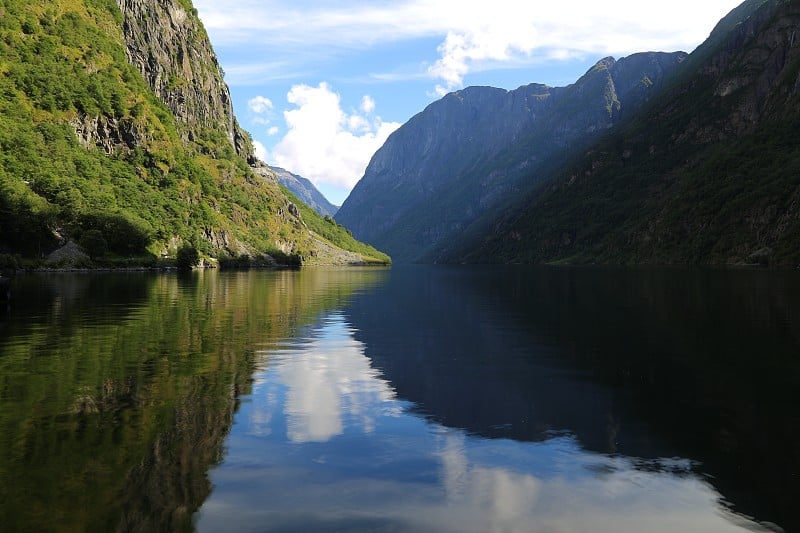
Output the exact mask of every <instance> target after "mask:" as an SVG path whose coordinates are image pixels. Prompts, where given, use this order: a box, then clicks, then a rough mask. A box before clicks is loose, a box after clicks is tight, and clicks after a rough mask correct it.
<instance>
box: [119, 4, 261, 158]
mask: <svg viewBox="0 0 800 533" xmlns="http://www.w3.org/2000/svg"><path fill="white" fill-rule="evenodd" d="M117 4H118V5H119V8H120V10H121V11H122V16H123V26H122V28H123V32H124V37H125V44H126V47H127V55H128V59H129V61H130V62H131V63H132V64H133V65H134V66H135V67H136V68H137V69H138V70H139V72H140V73H141V74H142V76H143V77H144V79H145V80H147V82H148V83H149V84H150V87H151V89H152V90H153V92H154V93H155V94H156V96H158V98H159V99H160V100H161V101H162V102H164V103H165V104H166V105H167V107H169V109H170V110H171V111H172V112H173V113H174V115H175V117H176V118H177V120H178V122H179V123H180V124H181V126H182V131H181V134H182V136H183V137H184V139H185V140H189V141H197V140H202V139H204V138H208V134H209V131H218V130H222V131H224V132H225V133H226V135H227V138H228V141H229V142H230V143H231V145H232V146H233V147H234V148H235V150H236V153H238V154H239V155H240V156H242V157H244V158H246V159H247V160H248V161H249V162H250V163H251V164H252V163H255V162H256V160H255V156H254V155H253V148H252V144H251V142H250V140H249V138H248V136H247V135H246V134H245V133H244V132H243V131H242V129H241V128H240V127H239V124H238V122H237V121H236V117H235V116H234V113H233V105H232V102H231V96H230V91H229V90H228V86H227V85H226V84H225V82H224V80H223V72H222V68H221V67H220V65H219V62H218V61H217V56H216V54H215V53H214V50H213V49H212V48H211V43H210V41H209V40H208V36H207V35H206V32H205V29H204V28H203V25H202V23H201V22H200V19H199V18H198V17H197V11H196V10H195V9H193V8H191V4H188V3H186V2H180V1H178V0H117Z"/></svg>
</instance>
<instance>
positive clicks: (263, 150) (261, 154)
mask: <svg viewBox="0 0 800 533" xmlns="http://www.w3.org/2000/svg"><path fill="white" fill-rule="evenodd" d="M253 151H254V152H255V154H256V157H257V158H259V159H260V160H262V161H266V160H267V159H269V152H267V147H266V146H264V145H263V144H261V143H260V142H258V141H256V140H253Z"/></svg>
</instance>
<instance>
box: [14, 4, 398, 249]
mask: <svg viewBox="0 0 800 533" xmlns="http://www.w3.org/2000/svg"><path fill="white" fill-rule="evenodd" d="M0 73H2V75H0V235H2V237H0V256H2V257H3V261H2V262H8V261H9V260H10V259H9V258H13V257H14V255H15V254H18V255H21V256H22V257H23V258H24V259H25V260H26V261H30V262H33V263H34V264H36V263H38V262H40V261H41V260H42V259H43V258H45V257H47V256H48V255H49V254H51V252H53V251H54V250H56V249H58V248H61V247H64V246H65V245H66V247H67V248H68V249H70V250H73V251H75V250H77V251H80V248H81V247H82V248H83V251H85V252H88V253H89V255H90V256H91V260H92V261H93V262H95V263H97V262H100V263H109V262H110V263H122V264H128V263H129V262H131V261H133V262H135V263H142V262H144V263H150V262H153V261H155V260H156V258H158V257H168V256H174V254H175V253H176V250H177V249H178V248H179V247H181V246H184V245H189V246H193V247H195V248H197V249H198V250H199V251H200V252H201V253H202V254H203V255H206V256H210V257H217V258H221V259H224V258H230V257H236V258H241V257H242V256H245V257H260V258H262V259H263V260H265V261H267V262H273V261H278V262H292V263H296V262H298V261H300V262H303V263H315V262H337V263H351V262H365V261H378V262H385V261H388V258H387V257H386V256H385V255H383V254H381V253H380V252H377V251H375V250H372V251H370V252H369V253H367V254H365V253H364V250H369V249H368V248H366V247H364V246H363V245H359V246H358V249H359V250H360V251H359V252H354V251H352V250H350V251H348V250H343V249H340V248H339V247H338V246H337V243H345V242H351V243H355V241H354V240H353V239H352V237H351V236H350V235H349V233H347V231H346V230H344V229H343V228H341V227H340V226H338V225H337V224H335V223H334V222H332V221H325V220H324V219H323V218H322V217H318V216H317V215H316V214H314V213H311V212H309V213H305V214H302V215H301V213H300V212H301V210H300V209H298V207H297V206H296V205H294V202H293V200H291V199H290V197H289V196H288V195H287V194H286V193H285V192H284V190H282V189H281V187H280V185H279V184H278V182H277V179H276V178H275V176H274V174H273V173H272V171H270V170H269V169H268V168H267V167H266V166H264V165H263V163H260V162H259V161H258V160H257V159H256V158H255V157H254V155H253V148H252V143H251V141H250V139H249V136H248V135H247V134H246V133H245V132H244V131H243V130H242V129H241V128H240V127H239V125H238V123H237V121H236V118H235V116H234V114H233V109H232V105H231V98H230V93H229V91H228V87H227V86H226V85H225V82H224V80H223V73H222V69H221V67H220V66H219V63H218V61H217V58H216V56H215V54H214V51H213V49H212V46H211V43H210V42H209V40H208V36H207V34H206V32H205V30H204V28H203V26H202V24H201V22H200V20H199V18H198V16H197V11H196V10H195V9H194V8H193V7H192V4H191V2H190V1H189V0H116V1H115V0H85V1H71V2H45V1H44V0H28V1H23V0H0ZM308 217H316V218H314V219H313V220H311V219H309V218H308ZM311 226H313V227H315V228H317V229H324V232H320V231H316V230H314V231H312V230H311V229H310V228H311ZM322 233H325V234H326V235H328V236H329V238H324V237H322ZM331 239H332V240H331ZM80 253H81V257H83V258H84V259H80V261H83V262H85V261H87V260H88V259H86V257H87V256H86V255H83V252H80ZM15 261H16V259H15Z"/></svg>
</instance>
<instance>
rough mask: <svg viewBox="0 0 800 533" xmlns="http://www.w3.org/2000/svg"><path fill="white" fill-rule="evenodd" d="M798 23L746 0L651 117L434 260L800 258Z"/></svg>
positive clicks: (798, 11)
mask: <svg viewBox="0 0 800 533" xmlns="http://www.w3.org/2000/svg"><path fill="white" fill-rule="evenodd" d="M799 25H800V6H798V4H797V3H796V2H785V1H779V0H768V1H767V0H751V1H748V2H745V3H743V4H742V5H741V6H740V7H738V8H737V9H735V10H734V11H733V12H731V14H730V15H729V16H727V17H726V18H724V19H723V20H722V21H721V22H720V23H719V25H718V26H717V28H716V29H715V30H714V32H713V33H712V34H711V36H710V38H709V40H708V41H707V42H706V43H704V44H703V45H702V46H701V47H699V48H698V49H697V50H696V51H695V52H694V53H692V55H691V57H690V58H689V60H688V61H687V68H686V69H685V70H684V71H683V72H682V73H681V75H680V77H679V78H678V80H676V82H675V84H674V86H672V87H671V88H670V89H669V90H668V91H665V92H664V93H663V94H662V95H660V96H659V97H658V98H657V99H655V100H654V101H653V103H652V105H650V106H649V107H648V108H647V110H646V113H643V114H641V115H640V116H637V117H635V119H634V120H632V121H631V122H630V123H628V124H626V125H625V126H624V127H623V128H621V129H620V130H618V131H616V132H614V134H613V135H611V136H610V137H608V138H607V139H605V140H604V141H603V142H600V143H599V144H597V145H596V146H594V147H593V148H592V150H590V151H589V152H588V153H587V154H586V155H585V157H583V156H581V157H577V158H576V159H575V160H574V161H572V162H571V164H569V165H568V166H566V168H565V169H564V170H563V171H561V172H559V173H558V174H557V178H556V179H554V180H553V181H552V182H550V184H549V185H548V186H547V187H545V188H543V189H542V190H539V191H536V192H535V193H534V194H532V195H530V196H527V197H525V198H524V199H522V200H521V201H520V202H519V203H518V205H517V206H516V207H515V208H513V209H510V210H509V212H508V213H506V214H503V215H502V216H499V217H498V216H495V217H493V218H492V219H489V218H487V219H486V220H484V221H481V222H480V223H479V224H476V226H474V227H473V228H471V229H470V230H468V231H466V232H465V235H463V236H462V237H461V239H460V241H459V242H455V243H451V244H450V246H449V250H446V251H445V252H443V253H440V254H439V256H438V257H437V259H438V260H440V261H465V260H466V261H481V262H485V261H492V262H496V261H503V262H505V261H513V262H543V261H557V260H558V261H569V262H604V263H619V262H625V263H660V264H663V263H668V264H673V263H723V264H724V263H728V264H730V263H733V264H775V265H791V266H795V265H797V264H798V263H800V149H798V146H800V134H798V131H797V127H796V126H797V123H798V121H799V120H800V75H798V73H799V72H800V39H798V35H797V28H798V26H799Z"/></svg>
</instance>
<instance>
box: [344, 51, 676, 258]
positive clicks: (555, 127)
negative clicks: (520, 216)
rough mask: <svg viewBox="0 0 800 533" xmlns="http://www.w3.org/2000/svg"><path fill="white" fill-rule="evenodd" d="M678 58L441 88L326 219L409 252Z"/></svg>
mask: <svg viewBox="0 0 800 533" xmlns="http://www.w3.org/2000/svg"><path fill="white" fill-rule="evenodd" d="M685 57H686V54H684V53H680V52H679V53H673V54H664V53H646V54H636V55H633V56H630V57H627V58H623V59H620V60H618V61H617V60H614V59H613V58H605V59H603V60H601V61H599V62H598V63H597V64H596V65H595V66H594V67H593V68H592V69H591V70H589V72H587V73H586V74H585V75H584V76H583V77H582V78H581V79H579V80H578V81H577V82H576V83H574V84H572V85H570V86H568V87H555V88H554V87H548V86H545V85H541V84H531V85H527V86H523V87H520V88H519V89H516V90H514V91H505V90H503V89H496V88H492V87H469V88H467V89H464V90H461V91H458V92H455V93H451V94H449V95H447V96H445V97H444V98H442V99H441V100H439V101H437V102H434V103H433V104H431V105H430V106H428V107H427V108H426V109H425V110H424V111H423V112H421V113H419V114H418V115H416V116H415V117H413V118H412V119H411V120H409V121H408V123H406V124H405V125H404V126H402V127H401V128H400V129H399V130H397V131H396V132H395V133H393V134H392V135H391V136H390V137H389V139H388V140H387V141H386V143H385V144H384V146H383V147H382V148H381V149H380V150H378V152H377V153H376V154H375V155H374V156H373V158H372V160H371V161H370V164H369V166H368V167H367V170H366V172H365V174H364V177H363V179H362V180H361V181H360V182H359V183H358V185H357V186H356V187H355V189H354V190H353V192H352V193H351V195H350V197H349V198H348V199H347V200H346V201H345V203H344V205H343V206H342V207H341V209H340V210H339V212H338V213H337V215H336V219H337V221H339V222H341V223H343V224H344V225H345V226H347V227H348V228H350V229H351V230H352V231H353V234H354V235H355V236H356V237H357V238H359V239H362V240H365V241H367V242H370V243H372V244H374V245H376V246H378V247H380V248H383V249H386V250H389V251H390V253H391V254H392V256H393V257H394V259H395V260H400V261H413V260H416V259H419V258H420V257H422V256H423V255H424V254H425V253H428V252H430V251H431V250H434V249H436V248H437V247H438V246H439V245H440V243H444V242H447V241H448V240H449V239H450V238H451V237H452V236H454V235H456V234H457V233H459V232H460V231H462V230H463V229H464V228H465V227H466V226H467V225H468V224H470V223H471V222H472V221H473V220H475V219H476V218H478V217H480V216H481V215H482V214H483V213H486V212H487V211H490V210H492V209H494V208H496V207H497V206H498V205H500V204H501V203H502V202H504V201H506V200H507V199H508V198H510V197H512V196H514V195H518V194H520V193H521V192H522V191H526V190H527V189H528V188H529V187H531V186H532V184H534V183H535V182H537V181H538V179H539V174H543V173H545V171H546V169H547V168H549V166H550V165H551V164H552V162H553V161H554V160H555V159H557V158H558V157H560V156H561V155H562V154H564V153H565V152H567V151H568V150H575V149H577V148H579V147H581V146H584V145H585V144H586V143H587V142H588V141H589V140H591V139H593V138H595V137H597V136H598V135H599V134H600V133H602V132H605V131H607V130H608V128H610V127H611V126H613V125H614V124H616V123H617V122H619V120H620V119H621V118H623V117H624V116H626V114H629V113H631V112H632V111H633V110H635V109H638V108H639V107H640V106H641V105H642V104H643V103H644V102H645V101H646V100H647V98H648V97H649V95H650V94H652V93H653V92H654V91H655V90H656V89H657V88H658V86H659V85H660V84H661V83H662V82H663V80H664V79H666V78H668V77H669V75H670V74H671V73H672V72H674V71H675V69H676V68H677V67H678V66H679V65H680V64H681V62H682V61H683V60H684V59H685Z"/></svg>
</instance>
